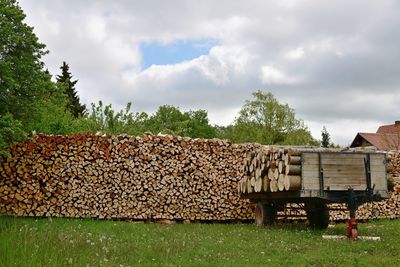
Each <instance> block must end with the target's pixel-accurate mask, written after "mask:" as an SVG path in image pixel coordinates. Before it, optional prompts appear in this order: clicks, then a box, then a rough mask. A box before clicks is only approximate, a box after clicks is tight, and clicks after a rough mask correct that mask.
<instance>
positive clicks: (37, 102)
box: [0, 0, 53, 154]
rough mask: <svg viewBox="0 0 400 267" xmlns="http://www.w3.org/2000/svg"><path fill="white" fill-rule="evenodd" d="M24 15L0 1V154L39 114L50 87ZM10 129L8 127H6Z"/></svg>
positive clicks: (13, 5) (9, 0)
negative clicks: (1, 124) (1, 126)
mask: <svg viewBox="0 0 400 267" xmlns="http://www.w3.org/2000/svg"><path fill="white" fill-rule="evenodd" d="M24 18H25V14H24V13H23V11H22V10H21V8H20V7H19V6H18V3H17V2H16V1H15V0H2V1H1V4H0V118H1V120H2V123H3V124H5V125H6V126H4V127H5V128H2V129H1V130H0V134H1V135H2V136H1V137H0V139H1V140H2V141H1V143H2V144H1V145H0V153H1V154H4V153H6V151H5V146H7V144H10V143H11V142H13V141H18V140H20V139H21V137H22V136H23V135H22V131H23V130H25V131H27V130H28V129H29V125H30V124H31V122H32V121H33V118H38V117H39V114H43V112H42V110H43V106H42V103H43V101H46V97H47V96H48V92H47V90H48V89H49V88H52V87H53V84H52V82H51V80H50V75H49V74H48V73H47V72H46V71H44V70H43V68H44V64H43V62H42V61H41V58H42V56H43V55H45V54H46V53H47V51H46V50H45V45H44V44H42V43H40V42H39V41H38V38H37V37H36V35H35V34H34V33H33V28H32V27H30V26H28V25H26V24H25V23H24V22H23V20H24ZM10 127H11V128H10ZM10 129H11V130H10Z"/></svg>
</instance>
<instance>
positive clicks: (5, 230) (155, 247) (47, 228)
mask: <svg viewBox="0 0 400 267" xmlns="http://www.w3.org/2000/svg"><path fill="white" fill-rule="evenodd" d="M344 231H345V226H344V225H343V224H340V225H336V226H335V227H333V228H329V229H327V230H325V231H316V230H310V229H309V228H308V227H307V225H306V224H305V223H290V224H281V225H276V226H273V227H256V226H254V225H251V224H176V225H160V224H144V223H130V222H121V221H101V220H91V219H60V218H59V219H34V218H14V217H5V216H2V217H0V266H278V265H279V266H374V265H375V266H400V242H399V235H400V220H381V221H372V222H369V223H364V224H360V225H359V232H360V234H361V235H369V236H380V237H381V241H356V242H354V241H348V240H324V239H322V234H344Z"/></svg>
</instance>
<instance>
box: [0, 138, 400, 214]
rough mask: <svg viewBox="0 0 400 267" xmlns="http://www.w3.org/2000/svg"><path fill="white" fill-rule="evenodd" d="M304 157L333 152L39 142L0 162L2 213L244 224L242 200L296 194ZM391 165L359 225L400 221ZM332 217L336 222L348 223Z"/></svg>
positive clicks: (395, 156)
mask: <svg viewBox="0 0 400 267" xmlns="http://www.w3.org/2000/svg"><path fill="white" fill-rule="evenodd" d="M305 151H327V150H326V149H316V148H307V147H283V146H261V145H258V144H242V145H236V144H232V143H230V142H227V141H224V140H217V139H215V140H214V139H213V140H206V139H190V138H186V137H178V136H171V135H152V134H144V135H142V136H139V137H132V136H127V135H120V136H100V135H94V134H84V135H71V136H43V135H39V136H34V137H32V138H31V139H30V140H28V141H26V142H24V143H19V144H15V145H13V146H12V147H11V148H10V154H11V157H10V158H3V159H0V213H1V214H9V215H19V216H55V217H58V216H62V217H96V218H119V219H130V220H154V221H161V222H163V221H183V222H189V221H201V220H211V221H221V220H246V221H247V220H251V219H252V218H253V216H254V211H253V209H252V205H250V203H249V201H248V200H246V199H241V198H240V194H239V193H238V192H240V193H251V192H279V191H292V190H299V189H300V188H301V160H302V158H301V153H302V152H305ZM328 151H337V150H332V149H329V150H328ZM388 161H389V162H388V172H390V174H391V177H393V179H392V180H393V181H394V186H393V192H391V193H390V198H389V199H387V200H385V201H380V202H376V203H367V204H364V205H363V206H361V207H360V208H359V209H358V211H357V217H358V218H362V219H367V218H393V217H400V185H398V184H397V182H396V181H398V177H399V176H400V175H399V174H400V156H399V153H397V152H396V153H394V152H390V153H388ZM295 206H296V205H295V204H288V205H287V207H288V209H287V210H286V211H285V213H282V212H279V216H282V215H285V214H286V215H289V219H293V220H294V219H304V218H305V213H304V211H302V210H298V209H295ZM332 207H336V208H339V209H340V208H344V206H343V205H333V206H332ZM291 208H292V209H291ZM330 214H331V219H332V220H344V219H346V218H347V216H348V215H347V214H348V213H347V212H344V211H331V212H330Z"/></svg>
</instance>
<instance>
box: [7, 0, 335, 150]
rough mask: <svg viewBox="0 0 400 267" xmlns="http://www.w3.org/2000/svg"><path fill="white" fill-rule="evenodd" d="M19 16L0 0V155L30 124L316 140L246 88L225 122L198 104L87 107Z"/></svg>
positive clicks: (286, 111) (282, 109) (270, 99)
mask: <svg viewBox="0 0 400 267" xmlns="http://www.w3.org/2000/svg"><path fill="white" fill-rule="evenodd" d="M24 18H25V14H24V12H23V10H22V9H21V8H20V6H19V5H18V3H17V2H16V1H15V0H1V1H0V155H6V154H7V147H8V146H9V145H10V144H11V143H12V142H16V141H21V140H23V139H24V138H26V137H27V135H28V134H29V133H31V132H32V131H36V132H38V133H44V134H73V133H85V132H98V131H101V132H103V133H107V134H122V133H126V134H130V135H140V134H142V133H144V132H147V131H150V132H152V133H155V134H156V133H160V132H161V133H166V134H174V135H182V136H189V137H192V138H197V137H199V138H223V139H229V140H231V141H233V142H237V143H243V142H258V143H262V144H286V145H320V141H318V140H316V139H314V138H313V137H312V135H311V133H310V131H309V129H308V127H307V126H306V125H305V124H304V122H303V121H302V120H301V119H298V118H297V117H296V114H295V111H294V109H292V108H291V107H289V106H288V105H287V104H282V103H280V102H279V101H278V100H277V99H276V98H275V97H274V96H273V95H272V94H271V93H269V92H265V91H256V92H254V93H253V98H252V99H249V100H246V101H245V102H244V105H243V107H242V109H241V110H240V112H239V114H238V115H237V117H236V119H235V121H234V122H233V123H232V124H231V125H229V126H226V127H222V126H217V125H211V124H210V122H209V119H208V113H207V111H206V110H190V111H182V110H180V109H179V108H178V107H175V106H171V105H163V106H160V107H159V108H158V109H157V111H156V112H154V113H153V114H148V113H146V112H133V111H132V110H131V109H132V103H131V102H129V103H127V105H126V107H125V108H124V109H122V110H120V111H116V110H114V109H113V107H112V106H111V104H104V103H103V102H102V101H99V102H98V103H92V104H91V106H90V107H89V108H88V107H86V106H85V105H83V104H82V103H81V101H80V99H79V96H78V94H77V91H76V85H77V83H78V81H77V80H74V79H73V75H72V74H71V71H70V69H69V65H68V64H67V63H66V62H63V63H62V66H61V67H60V69H61V73H60V74H59V75H57V76H56V80H55V81H52V75H51V74H50V73H49V71H48V70H47V69H46V66H45V64H44V62H43V61H42V57H43V56H44V55H46V54H47V53H48V51H47V50H46V46H45V45H44V44H42V43H41V42H40V41H39V39H38V38H37V36H36V35H35V34H34V32H33V28H32V27H31V26H29V25H27V24H26V23H25V22H24ZM324 131H325V132H324V134H325V135H323V139H324V143H323V145H329V134H328V133H327V131H326V129H324ZM327 138H328V139H327ZM327 140H328V141H327ZM327 142H328V143H327Z"/></svg>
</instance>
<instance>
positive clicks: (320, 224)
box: [306, 203, 329, 229]
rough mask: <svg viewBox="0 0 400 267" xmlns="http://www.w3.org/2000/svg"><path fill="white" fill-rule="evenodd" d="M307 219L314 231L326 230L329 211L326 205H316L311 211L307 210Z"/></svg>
mask: <svg viewBox="0 0 400 267" xmlns="http://www.w3.org/2000/svg"><path fill="white" fill-rule="evenodd" d="M306 212H307V219H308V222H309V223H310V226H311V227H312V228H314V229H326V228H328V224H329V210H328V207H327V206H326V204H324V203H317V204H316V205H315V207H313V208H312V209H307V211H306Z"/></svg>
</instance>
